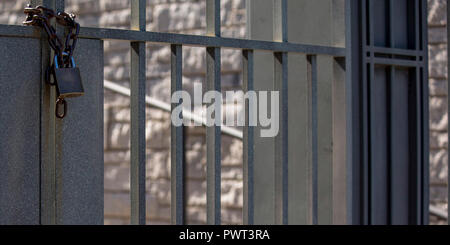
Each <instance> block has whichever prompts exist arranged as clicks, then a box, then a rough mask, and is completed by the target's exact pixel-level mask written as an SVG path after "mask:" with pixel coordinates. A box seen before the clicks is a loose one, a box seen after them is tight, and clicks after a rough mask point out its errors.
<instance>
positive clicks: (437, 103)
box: [428, 0, 448, 223]
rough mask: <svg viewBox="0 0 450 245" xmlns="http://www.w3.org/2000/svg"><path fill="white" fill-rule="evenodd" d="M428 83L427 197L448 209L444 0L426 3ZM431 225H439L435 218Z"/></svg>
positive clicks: (445, 20) (440, 206)
mask: <svg viewBox="0 0 450 245" xmlns="http://www.w3.org/2000/svg"><path fill="white" fill-rule="evenodd" d="M428 43H429V45H428V49H429V50H428V54H429V82H430V86H429V88H430V101H429V102H430V185H431V186H430V198H431V200H430V201H431V204H432V205H436V206H438V207H439V208H441V209H443V210H446V209H447V186H448V183H447V167H448V165H447V163H448V150H447V147H448V138H447V133H448V132H447V123H448V115H447V92H448V90H447V78H448V76H447V1H445V0H428ZM431 222H434V223H441V222H442V220H438V219H437V218H436V217H431Z"/></svg>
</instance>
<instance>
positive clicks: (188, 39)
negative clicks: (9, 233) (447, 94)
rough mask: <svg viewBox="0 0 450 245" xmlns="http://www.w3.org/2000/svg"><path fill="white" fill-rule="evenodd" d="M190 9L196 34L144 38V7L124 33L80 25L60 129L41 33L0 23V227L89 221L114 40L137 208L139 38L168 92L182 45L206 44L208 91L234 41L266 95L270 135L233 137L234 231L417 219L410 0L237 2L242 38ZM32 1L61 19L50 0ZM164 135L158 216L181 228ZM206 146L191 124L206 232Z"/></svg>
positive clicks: (141, 4) (419, 148)
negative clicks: (239, 155)
mask: <svg viewBox="0 0 450 245" xmlns="http://www.w3.org/2000/svg"><path fill="white" fill-rule="evenodd" d="M206 2H207V5H206V6H207V9H206V13H207V21H206V23H207V35H206V36H196V35H184V34H173V33H156V32H148V31H146V30H145V26H146V19H145V16H146V7H145V5H146V1H145V0H132V1H131V30H118V29H105V28H81V31H80V39H81V40H80V41H79V48H78V49H77V52H76V57H75V58H76V60H77V65H78V66H79V67H80V68H81V70H82V79H83V82H84V84H85V91H86V94H85V95H84V96H83V97H81V98H76V99H73V100H69V101H68V102H69V104H70V112H69V114H68V115H67V117H66V118H64V120H57V119H55V117H54V114H53V112H54V109H53V108H54V107H55V102H54V101H55V100H56V93H55V91H54V89H53V88H51V87H50V86H49V85H47V84H45V83H44V82H43V81H44V79H43V76H44V72H43V71H44V70H45V69H46V68H47V66H48V64H49V61H50V57H51V52H50V50H49V47H48V44H47V41H46V37H45V35H44V34H43V33H41V32H40V31H39V29H37V28H33V27H24V26H9V25H0V53H1V54H2V59H1V60H0V65H1V67H0V70H1V74H0V91H1V92H0V93H1V95H2V96H1V97H0V110H1V114H0V119H1V124H0V137H1V138H2V139H3V142H2V147H1V149H0V153H1V155H0V169H1V171H0V214H1V215H0V224H19V223H24V224H102V223H103V42H102V40H105V39H115V40H128V41H130V49H131V83H130V84H131V86H130V87H131V175H130V176H131V221H132V223H133V224H145V213H146V212H145V159H146V158H145V148H146V147H145V91H146V90H145V82H146V77H145V67H146V66H145V56H146V53H145V43H146V42H148V43H162V44H167V45H171V50H172V52H171V59H172V83H171V85H172V86H171V87H172V89H171V90H172V92H175V91H179V90H182V62H181V61H182V46H183V45H189V46H197V47H204V48H205V49H206V50H207V52H206V53H207V59H206V60H207V86H208V88H207V89H208V90H215V91H220V90H221V86H220V84H221V83H220V79H221V78H220V70H221V66H220V61H221V57H220V50H221V48H234V49H240V50H242V56H243V59H244V67H243V72H244V88H245V89H244V90H246V91H248V90H256V91H258V90H264V89H265V90H275V91H280V94H281V98H280V110H279V111H280V133H279V135H278V136H277V137H276V138H274V139H263V138H260V137H259V134H258V131H259V130H260V128H258V127H245V128H244V133H243V136H244V137H243V141H244V162H243V167H244V213H243V217H244V223H245V224H343V223H350V224H360V223H361V224H378V223H393V224H407V223H418V224H425V223H427V218H426V216H427V200H428V194H427V191H426V187H427V183H428V180H427V166H428V142H427V140H428V130H427V119H428V113H427V111H428V109H427V99H426V98H427V85H428V84H427V73H426V72H427V71H426V64H427V54H426V51H424V50H426V44H427V41H426V35H425V33H426V25H425V24H424V23H425V22H426V17H425V16H426V1H425V0H413V1H407V0H395V1H393V0H386V1H384V0H380V1H375V0H367V1H358V0H333V1H329V0H311V1H308V0H301V1H300V0H258V1H257V2H258V3H257V4H255V2H256V1H247V9H248V15H247V16H248V17H247V18H248V20H247V23H248V29H249V32H248V33H249V39H245V40H244V39H234V38H224V37H221V36H220V33H221V32H220V0H206ZM32 4H33V5H38V4H41V5H44V6H46V7H50V8H53V9H56V10H57V11H62V10H64V0H41V1H39V0H35V1H32ZM394 14H395V16H400V17H402V18H401V20H402V21H398V22H395V23H394V22H393V18H392V16H393V15H394ZM389 16H391V17H389ZM375 23H376V24H375ZM318 24H320V25H321V28H317V25H318ZM62 31H63V30H62V29H59V33H61V32H62ZM394 34H395V35H394ZM344 46H345V47H346V48H344ZM244 92H245V91H244ZM173 106H176V104H173ZM172 108H174V107H172ZM246 117H247V119H248V111H247V115H246ZM405 125H407V126H405ZM171 137H172V138H171V139H172V141H171V142H172V143H171V151H172V153H171V161H172V162H171V169H172V171H171V175H172V178H171V181H172V205H171V206H172V214H171V215H172V222H173V224H183V223H184V206H183V205H184V198H185V196H184V195H185V193H184V184H185V183H184V179H183V176H184V174H183V173H184V162H183V151H184V149H183V130H182V128H181V127H175V126H172V136H171ZM220 139H221V131H220V126H214V127H208V128H207V131H206V145H207V223H208V224H220V223H221V221H220V214H221V209H220V197H221V195H220V185H221V183H220V179H221V173H220V165H221V156H220V154H221V153H220ZM394 163H395V164H394ZM408 217H409V218H408Z"/></svg>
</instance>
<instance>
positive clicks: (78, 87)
mask: <svg viewBox="0 0 450 245" xmlns="http://www.w3.org/2000/svg"><path fill="white" fill-rule="evenodd" d="M54 78H55V81H56V90H57V93H58V98H71V97H78V96H82V95H84V89H83V83H82V82H81V75H80V69H78V67H69V68H56V69H55V70H54Z"/></svg>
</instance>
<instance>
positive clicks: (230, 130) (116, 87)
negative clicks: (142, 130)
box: [104, 80, 243, 139]
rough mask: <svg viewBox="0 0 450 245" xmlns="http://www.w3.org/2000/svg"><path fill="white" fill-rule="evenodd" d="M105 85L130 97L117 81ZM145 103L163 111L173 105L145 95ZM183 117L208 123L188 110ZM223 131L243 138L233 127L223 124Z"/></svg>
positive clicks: (127, 90)
mask: <svg viewBox="0 0 450 245" xmlns="http://www.w3.org/2000/svg"><path fill="white" fill-rule="evenodd" d="M104 87H105V89H108V90H110V91H113V92H115V93H118V94H121V95H124V96H128V97H130V89H129V88H127V87H124V86H121V85H118V84H116V83H113V82H111V81H107V80H105V81H104ZM145 103H146V104H147V105H149V106H152V107H155V108H158V109H161V110H163V111H167V112H171V106H170V104H168V103H165V102H163V101H161V100H158V99H155V98H152V97H150V96H145ZM183 118H184V119H186V120H192V121H194V122H196V123H199V124H202V125H205V124H206V119H205V118H203V117H201V116H199V115H196V114H194V113H192V112H189V111H187V110H183ZM221 131H222V133H223V134H226V135H229V136H231V137H233V138H237V139H242V138H243V134H242V131H240V130H237V129H234V128H231V127H227V126H222V127H221Z"/></svg>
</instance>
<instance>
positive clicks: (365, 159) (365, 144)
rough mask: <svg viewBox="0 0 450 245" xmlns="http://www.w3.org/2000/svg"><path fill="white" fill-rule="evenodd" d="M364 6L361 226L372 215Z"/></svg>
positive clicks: (364, 12)
mask: <svg viewBox="0 0 450 245" xmlns="http://www.w3.org/2000/svg"><path fill="white" fill-rule="evenodd" d="M361 2H362V6H361V19H362V30H361V32H362V35H361V36H362V40H361V42H362V52H361V56H362V57H361V59H362V63H363V64H362V67H361V69H362V72H361V73H362V80H363V82H362V88H361V97H362V99H361V100H362V142H361V143H362V166H361V168H362V171H361V172H362V176H361V185H362V189H363V191H362V195H361V204H362V207H361V208H362V211H361V224H363V225H368V224H369V223H370V221H369V213H370V207H369V193H370V188H369V178H370V176H369V133H368V121H369V118H368V110H369V109H368V108H369V106H368V100H369V98H368V92H367V91H368V89H367V87H368V83H369V81H368V76H367V74H368V71H367V63H366V62H365V60H366V56H367V45H368V43H367V42H368V41H367V36H368V34H367V32H368V31H369V30H367V23H368V20H367V4H366V3H367V1H366V0H363V1H361Z"/></svg>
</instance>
